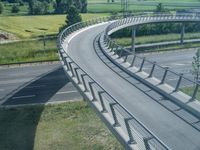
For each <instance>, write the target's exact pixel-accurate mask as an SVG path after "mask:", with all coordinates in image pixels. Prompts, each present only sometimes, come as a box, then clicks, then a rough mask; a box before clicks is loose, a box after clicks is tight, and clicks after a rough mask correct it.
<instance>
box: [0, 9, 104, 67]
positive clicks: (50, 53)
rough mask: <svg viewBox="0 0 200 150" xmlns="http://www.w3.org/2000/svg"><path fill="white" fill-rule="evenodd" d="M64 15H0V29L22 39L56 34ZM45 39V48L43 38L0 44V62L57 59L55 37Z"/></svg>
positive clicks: (88, 16)
mask: <svg viewBox="0 0 200 150" xmlns="http://www.w3.org/2000/svg"><path fill="white" fill-rule="evenodd" d="M106 15H108V14H105V13H103V14H82V18H83V20H88V19H91V18H96V17H101V16H106ZM65 17H66V15H48V16H31V17H30V16H9V17H0V20H1V21H0V30H3V31H7V32H9V33H12V34H14V35H16V36H17V37H19V38H20V39H22V40H27V39H32V38H38V37H43V35H44V34H45V35H46V37H47V36H49V35H55V36H56V34H57V33H58V28H59V27H60V26H61V25H62V24H64V21H65ZM45 41H46V46H45V49H44V46H43V39H41V40H31V41H21V42H15V43H8V44H1V45H0V54H1V55H0V64H10V63H19V62H31V61H47V60H48V61H50V60H58V56H57V48H56V38H54V39H46V40H45Z"/></svg>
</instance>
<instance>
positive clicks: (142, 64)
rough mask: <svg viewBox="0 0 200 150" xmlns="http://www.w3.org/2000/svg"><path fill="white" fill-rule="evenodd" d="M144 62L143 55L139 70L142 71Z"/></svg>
mask: <svg viewBox="0 0 200 150" xmlns="http://www.w3.org/2000/svg"><path fill="white" fill-rule="evenodd" d="M144 62H145V57H144V58H143V59H142V63H141V66H140V69H139V72H141V71H142V68H143V66H144Z"/></svg>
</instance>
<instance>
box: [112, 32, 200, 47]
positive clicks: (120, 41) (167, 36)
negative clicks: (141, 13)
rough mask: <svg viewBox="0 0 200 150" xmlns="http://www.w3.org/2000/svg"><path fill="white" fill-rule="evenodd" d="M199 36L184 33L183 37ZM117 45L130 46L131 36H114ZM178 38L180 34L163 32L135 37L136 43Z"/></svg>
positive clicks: (197, 34) (197, 35)
mask: <svg viewBox="0 0 200 150" xmlns="http://www.w3.org/2000/svg"><path fill="white" fill-rule="evenodd" d="M197 38H200V33H186V34H185V38H184V39H197ZM114 40H115V41H116V42H117V43H118V44H119V45H122V46H130V45H131V38H115V39H114ZM174 40H180V34H165V35H150V36H139V37H136V41H135V42H136V44H147V43H157V42H164V41H174Z"/></svg>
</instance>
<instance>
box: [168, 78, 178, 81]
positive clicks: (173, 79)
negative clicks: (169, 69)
mask: <svg viewBox="0 0 200 150" xmlns="http://www.w3.org/2000/svg"><path fill="white" fill-rule="evenodd" d="M168 80H169V81H175V80H178V79H177V78H172V79H168Z"/></svg>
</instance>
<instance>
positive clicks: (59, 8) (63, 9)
mask: <svg viewBox="0 0 200 150" xmlns="http://www.w3.org/2000/svg"><path fill="white" fill-rule="evenodd" d="M71 5H72V0H56V1H55V4H54V9H55V10H54V12H55V13H56V14H63V13H67V12H68V10H69V7H70V6H71Z"/></svg>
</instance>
